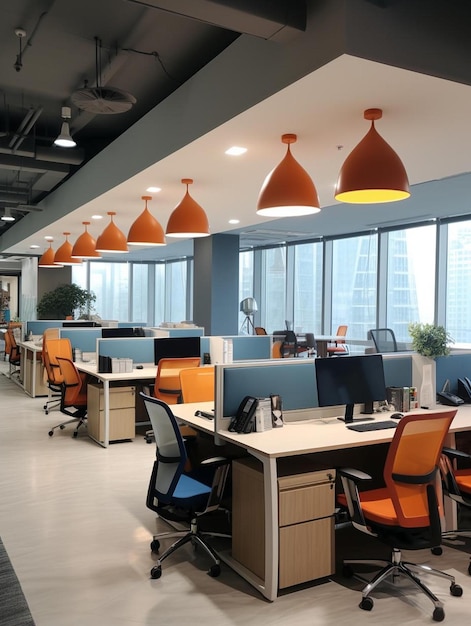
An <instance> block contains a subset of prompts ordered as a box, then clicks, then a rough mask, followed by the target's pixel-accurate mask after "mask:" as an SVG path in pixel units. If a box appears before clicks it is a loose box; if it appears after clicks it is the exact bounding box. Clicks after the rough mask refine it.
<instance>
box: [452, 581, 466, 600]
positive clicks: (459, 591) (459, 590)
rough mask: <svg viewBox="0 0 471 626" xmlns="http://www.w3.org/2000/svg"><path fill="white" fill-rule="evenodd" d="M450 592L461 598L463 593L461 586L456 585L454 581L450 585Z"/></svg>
mask: <svg viewBox="0 0 471 626" xmlns="http://www.w3.org/2000/svg"><path fill="white" fill-rule="evenodd" d="M450 593H451V595H452V596H454V597H455V598H461V596H462V595H463V587H461V586H460V585H457V584H456V583H453V584H452V585H450Z"/></svg>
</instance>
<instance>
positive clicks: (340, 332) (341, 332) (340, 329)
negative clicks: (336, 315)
mask: <svg viewBox="0 0 471 626" xmlns="http://www.w3.org/2000/svg"><path fill="white" fill-rule="evenodd" d="M347 330H348V326H347V325H346V324H342V325H340V326H339V327H338V328H337V337H345V335H346V334H347ZM339 343H345V339H337V344H339Z"/></svg>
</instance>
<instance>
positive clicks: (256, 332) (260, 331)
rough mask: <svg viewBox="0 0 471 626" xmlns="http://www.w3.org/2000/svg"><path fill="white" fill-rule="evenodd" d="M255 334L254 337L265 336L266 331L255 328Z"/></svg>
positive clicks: (258, 327) (261, 328) (261, 327)
mask: <svg viewBox="0 0 471 626" xmlns="http://www.w3.org/2000/svg"><path fill="white" fill-rule="evenodd" d="M255 334H256V335H266V334H267V331H266V330H265V329H264V328H263V326H255Z"/></svg>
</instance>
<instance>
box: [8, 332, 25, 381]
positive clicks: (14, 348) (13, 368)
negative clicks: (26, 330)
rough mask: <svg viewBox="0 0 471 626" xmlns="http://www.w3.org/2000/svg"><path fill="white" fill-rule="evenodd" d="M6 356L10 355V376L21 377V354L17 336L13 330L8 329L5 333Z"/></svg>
mask: <svg viewBox="0 0 471 626" xmlns="http://www.w3.org/2000/svg"><path fill="white" fill-rule="evenodd" d="M5 354H8V363H9V365H8V374H9V376H10V377H11V376H14V375H18V376H19V375H20V369H19V368H20V366H21V352H20V349H19V347H18V345H17V343H16V339H15V335H14V333H13V330H12V329H11V328H7V332H6V333H5Z"/></svg>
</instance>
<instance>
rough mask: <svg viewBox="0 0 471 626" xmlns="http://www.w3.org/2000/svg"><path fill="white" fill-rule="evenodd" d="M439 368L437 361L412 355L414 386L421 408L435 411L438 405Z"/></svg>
mask: <svg viewBox="0 0 471 626" xmlns="http://www.w3.org/2000/svg"><path fill="white" fill-rule="evenodd" d="M436 378H437V368H436V363H435V359H431V358H430V357H428V356H422V355H421V354H413V355H412V386H413V387H417V393H418V399H419V407H422V408H426V409H434V408H435V407H436V404H437V380H436Z"/></svg>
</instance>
